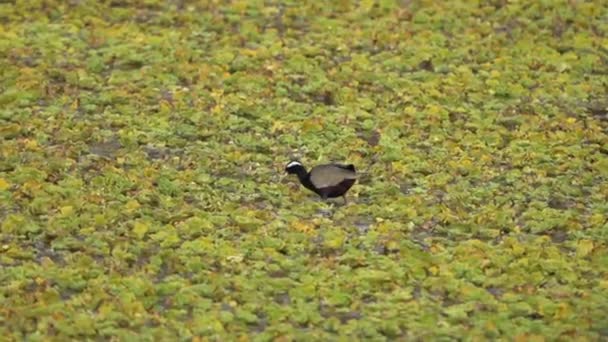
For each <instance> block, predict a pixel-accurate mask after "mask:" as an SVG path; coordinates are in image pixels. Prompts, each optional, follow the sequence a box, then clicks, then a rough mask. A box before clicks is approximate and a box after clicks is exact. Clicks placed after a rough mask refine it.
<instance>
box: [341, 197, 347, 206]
mask: <svg viewBox="0 0 608 342" xmlns="http://www.w3.org/2000/svg"><path fill="white" fill-rule="evenodd" d="M342 198H344V205H347V204H348V201H347V200H346V195H342Z"/></svg>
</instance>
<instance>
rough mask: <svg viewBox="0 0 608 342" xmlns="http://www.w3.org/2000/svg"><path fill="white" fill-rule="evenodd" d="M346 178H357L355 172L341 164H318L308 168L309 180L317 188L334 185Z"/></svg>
mask: <svg viewBox="0 0 608 342" xmlns="http://www.w3.org/2000/svg"><path fill="white" fill-rule="evenodd" d="M346 179H357V174H356V173H355V171H353V170H351V169H350V168H345V167H343V166H342V165H340V166H337V165H332V164H327V165H319V166H315V167H313V168H312V170H310V181H311V183H312V184H313V185H314V186H315V187H317V188H326V187H329V186H335V185H338V184H340V183H341V182H342V181H344V180H346Z"/></svg>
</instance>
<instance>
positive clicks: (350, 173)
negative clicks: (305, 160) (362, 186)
mask: <svg viewBox="0 0 608 342" xmlns="http://www.w3.org/2000/svg"><path fill="white" fill-rule="evenodd" d="M285 171H286V172H287V173H288V174H295V175H297V176H298V179H299V180H300V183H302V185H303V186H304V187H305V188H307V189H309V190H311V191H313V192H315V193H316V194H317V195H319V196H321V198H322V199H323V200H326V199H328V198H334V197H340V196H342V198H343V199H344V204H346V203H347V200H346V195H345V194H346V192H347V191H348V190H349V189H350V188H351V187H352V186H353V184H355V182H356V181H357V172H356V171H355V166H354V165H353V164H335V163H331V164H323V165H317V166H315V167H313V168H312V169H311V170H310V172H307V171H306V168H305V167H304V165H302V163H301V162H299V161H297V160H292V161H290V162H289V163H288V164H287V166H286V167H285Z"/></svg>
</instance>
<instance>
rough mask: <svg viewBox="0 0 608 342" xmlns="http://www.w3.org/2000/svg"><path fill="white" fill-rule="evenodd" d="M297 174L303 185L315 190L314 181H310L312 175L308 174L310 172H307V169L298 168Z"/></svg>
mask: <svg viewBox="0 0 608 342" xmlns="http://www.w3.org/2000/svg"><path fill="white" fill-rule="evenodd" d="M296 175H297V176H298V179H299V180H300V183H302V185H304V186H305V187H306V188H308V189H311V190H314V185H312V182H311V181H310V175H309V174H308V172H306V169H305V168H304V167H299V168H297V170H296Z"/></svg>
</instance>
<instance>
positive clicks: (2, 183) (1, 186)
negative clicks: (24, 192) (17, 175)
mask: <svg viewBox="0 0 608 342" xmlns="http://www.w3.org/2000/svg"><path fill="white" fill-rule="evenodd" d="M9 186H10V184H9V183H8V182H7V181H6V180H5V179H4V178H0V190H6V189H8V187H9Z"/></svg>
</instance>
